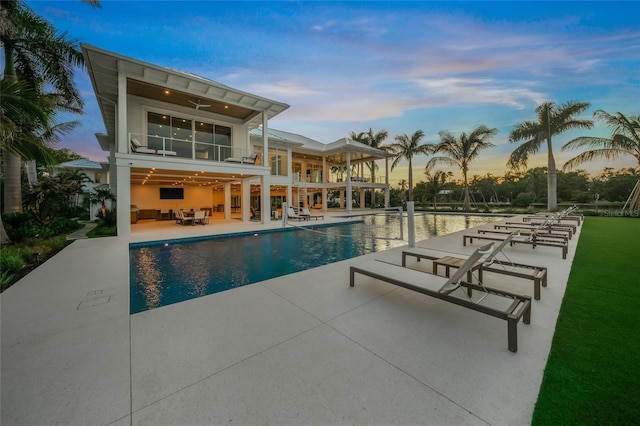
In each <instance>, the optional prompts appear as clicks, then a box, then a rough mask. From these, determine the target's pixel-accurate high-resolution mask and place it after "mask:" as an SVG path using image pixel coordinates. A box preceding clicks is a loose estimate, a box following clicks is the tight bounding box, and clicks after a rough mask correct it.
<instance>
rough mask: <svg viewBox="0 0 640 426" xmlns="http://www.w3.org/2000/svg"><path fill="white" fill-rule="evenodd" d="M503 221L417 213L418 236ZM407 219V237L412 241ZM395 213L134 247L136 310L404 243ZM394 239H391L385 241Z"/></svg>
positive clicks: (132, 276)
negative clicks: (303, 227) (355, 220)
mask: <svg viewBox="0 0 640 426" xmlns="http://www.w3.org/2000/svg"><path fill="white" fill-rule="evenodd" d="M498 219H499V218H496V217H486V216H461V215H455V216H454V215H433V214H422V215H416V216H415V229H416V231H415V232H416V241H420V240H424V239H427V238H429V237H432V236H438V235H444V234H448V233H451V232H456V231H460V230H463V229H468V228H470V227H475V226H479V225H482V224H486V223H489V222H492V221H495V220H498ZM406 222H407V219H406V217H405V218H404V238H405V240H406V239H407V226H406ZM399 236H400V220H399V218H398V217H397V216H395V217H389V216H365V217H363V220H362V221H361V222H359V223H355V224H345V225H333V226H321V227H317V228H313V230H301V229H291V228H288V229H286V230H275V231H268V232H264V231H261V232H259V233H252V234H243V235H234V236H218V237H209V238H207V239H191V240H174V241H164V242H154V243H137V244H131V246H130V249H129V257H130V279H131V297H130V300H131V306H130V308H131V313H132V314H135V313H138V312H142V311H146V310H149V309H154V308H158V307H161V306H165V305H169V304H172V303H178V302H182V301H185V300H189V299H193V298H196V297H200V296H205V295H208V294H213V293H217V292H220V291H224V290H228V289H231V288H234V287H240V286H244V285H247V284H252V283H255V282H258V281H263V280H267V279H270V278H275V277H279V276H283V275H287V274H291V273H293V272H298V271H303V270H306V269H310V268H314V267H317V266H322V265H326V264H329V263H333V262H338V261H340V260H345V259H349V258H352V257H357V256H361V255H364V254H368V253H372V252H376V251H381V250H387V249H390V248H394V247H400V246H403V245H405V244H407V242H406V241H402V240H399V239H397V238H398V237H399ZM385 238H391V239H385Z"/></svg>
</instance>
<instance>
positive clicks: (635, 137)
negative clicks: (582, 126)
mask: <svg viewBox="0 0 640 426" xmlns="http://www.w3.org/2000/svg"><path fill="white" fill-rule="evenodd" d="M593 116H594V117H595V118H596V119H598V120H602V121H604V122H605V123H606V124H607V126H608V127H609V128H610V129H611V137H610V138H598V137H591V136H581V137H579V138H575V139H573V140H571V141H569V142H567V143H566V144H565V145H564V146H563V147H562V150H565V149H573V148H585V147H586V148H592V149H590V150H589V151H585V152H583V153H582V154H579V155H577V156H575V157H573V158H572V159H571V160H569V161H567V162H566V163H564V166H562V168H563V170H571V169H573V168H574V167H576V166H578V165H580V164H582V163H585V162H588V161H592V160H594V159H596V158H603V159H605V160H617V159H618V157H619V156H621V155H632V156H634V157H635V158H636V161H637V162H638V168H639V169H640V114H638V115H635V116H633V115H630V116H628V117H627V116H625V115H624V114H622V113H621V112H617V113H616V114H614V115H612V114H609V113H607V112H605V111H603V110H598V111H596V112H594V113H593Z"/></svg>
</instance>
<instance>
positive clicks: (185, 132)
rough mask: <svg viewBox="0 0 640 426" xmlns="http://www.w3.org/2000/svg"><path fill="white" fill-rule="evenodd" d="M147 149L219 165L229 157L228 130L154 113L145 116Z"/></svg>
mask: <svg viewBox="0 0 640 426" xmlns="http://www.w3.org/2000/svg"><path fill="white" fill-rule="evenodd" d="M147 134H148V135H149V137H148V147H149V148H150V149H156V150H162V149H163V150H167V151H175V152H177V155H178V156H179V157H184V158H194V156H195V158H196V159H200V160H214V161H223V160H224V159H225V158H227V157H232V156H233V155H232V154H233V153H232V152H231V151H232V149H231V127H228V126H221V125H217V124H213V123H207V122H204V121H194V120H192V119H189V118H184V117H173V116H169V115H166V114H158V113H155V112H148V113H147Z"/></svg>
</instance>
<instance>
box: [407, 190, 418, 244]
mask: <svg viewBox="0 0 640 426" xmlns="http://www.w3.org/2000/svg"><path fill="white" fill-rule="evenodd" d="M414 219H415V217H414V210H413V201H407V227H408V228H409V247H415V246H416V226H415V220H414Z"/></svg>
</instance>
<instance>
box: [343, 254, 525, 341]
mask: <svg viewBox="0 0 640 426" xmlns="http://www.w3.org/2000/svg"><path fill="white" fill-rule="evenodd" d="M492 247H493V244H487V245H486V246H483V247H481V248H479V249H477V250H476V251H474V252H473V253H472V254H471V256H469V258H468V259H467V260H466V261H465V262H464V264H463V265H461V266H460V268H458V270H457V271H456V273H455V274H454V275H453V276H452V277H451V278H448V279H447V278H445V277H441V276H438V275H433V274H429V273H427V272H422V271H417V270H415V269H409V268H405V267H403V266H400V265H394V264H391V263H386V262H382V261H379V260H373V261H370V262H367V263H364V264H362V265H357V266H351V268H350V281H349V285H350V286H351V287H353V286H354V285H355V274H361V275H366V276H369V277H372V278H374V279H376V280H380V281H385V282H387V283H390V284H393V285H397V286H399V287H403V288H406V289H409V290H412V291H416V292H418V293H422V294H426V295H427V296H431V297H434V298H437V299H440V300H444V301H446V302H450V303H453V304H455V305H458V306H462V307H465V308H469V309H472V310H474V311H477V312H481V313H485V314H487V315H491V316H494V317H496V318H500V319H503V320H505V321H507V336H508V347H509V350H510V351H511V352H517V351H518V321H520V319H521V318H522V320H523V322H524V323H525V324H529V323H530V322H531V298H530V297H529V296H523V295H519V294H515V293H510V292H507V291H503V290H497V289H492V288H489V287H487V286H485V285H483V284H482V283H479V284H473V283H469V282H464V281H462V277H464V276H465V275H466V274H467V273H468V272H469V270H470V269H471V267H472V266H473V265H474V264H475V263H476V262H477V261H479V260H480V258H481V257H482V256H483V255H484V254H486V253H487V252H488V251H491V249H492ZM464 289H466V290H467V291H466V292H465V291H463V290H464ZM472 290H477V291H479V292H482V293H484V295H483V296H482V297H480V298H479V299H478V300H473V298H472V297H471V291H472ZM484 301H486V303H483V302H484Z"/></svg>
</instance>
